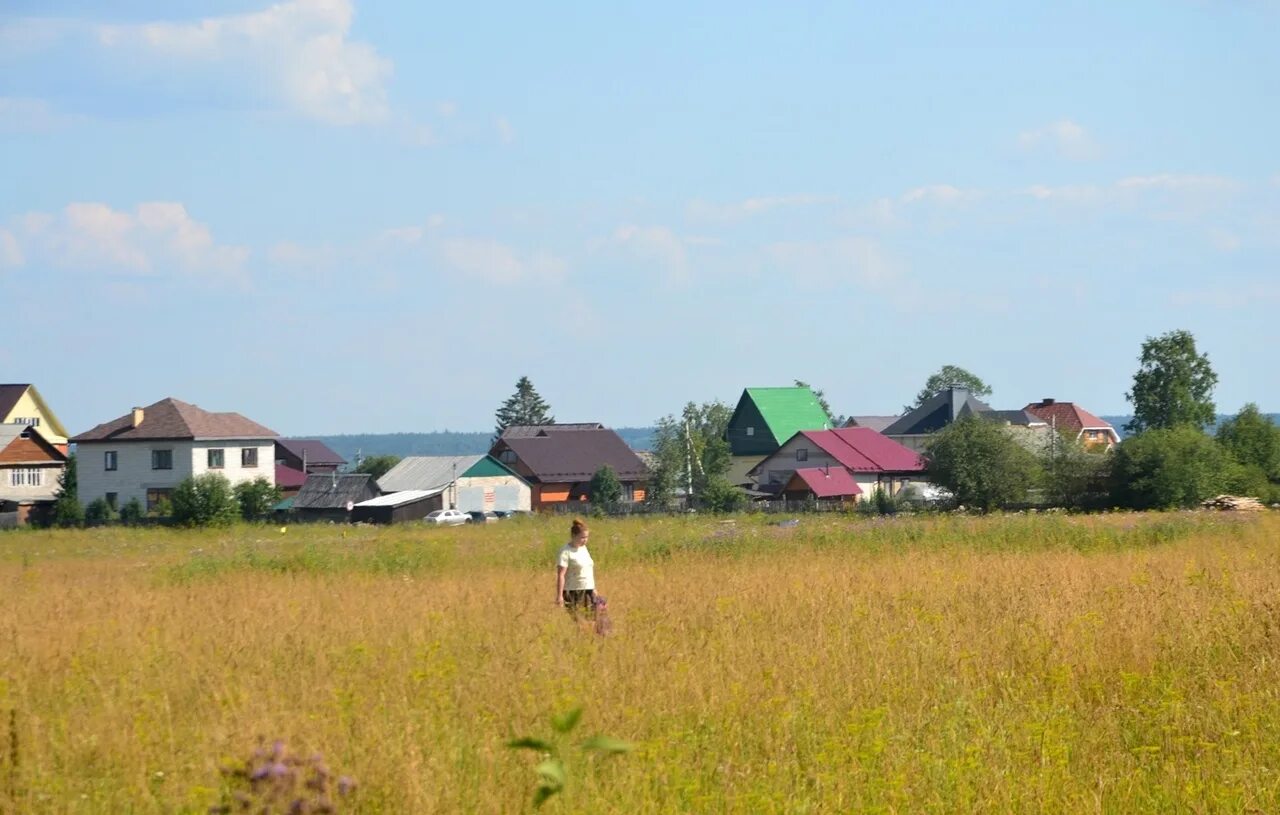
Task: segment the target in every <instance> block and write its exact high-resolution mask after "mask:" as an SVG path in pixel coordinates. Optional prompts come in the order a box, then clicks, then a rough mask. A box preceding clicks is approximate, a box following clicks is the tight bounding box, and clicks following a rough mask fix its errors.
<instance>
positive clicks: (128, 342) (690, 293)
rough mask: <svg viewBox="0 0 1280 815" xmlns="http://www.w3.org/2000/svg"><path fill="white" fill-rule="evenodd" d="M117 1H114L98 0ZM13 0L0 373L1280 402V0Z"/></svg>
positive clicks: (192, 396)
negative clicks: (952, 386) (806, 385)
mask: <svg viewBox="0 0 1280 815" xmlns="http://www.w3.org/2000/svg"><path fill="white" fill-rule="evenodd" d="M106 5H110V9H109V10H104V9H103V6H106ZM579 5H582V4H556V3H551V4H527V3H521V4H498V3H495V4H461V3H455V4H421V3H408V2H406V3H399V2H392V1H391V0H381V2H378V3H371V2H358V1H357V0H290V1H289V2H283V3H278V4H274V5H270V4H268V3H266V2H261V0H260V1H259V2H248V1H247V0H235V1H234V2H232V1H231V0H227V1H226V2H216V1H213V0H210V1H208V2H197V0H167V2H163V3H160V2H134V1H132V0H117V2H113V3H111V4H102V3H98V2H87V0H85V1H84V2H62V3H57V2H48V0H40V1H39V2H36V0H17V2H13V1H12V0H11V2H9V3H7V4H6V6H5V9H4V10H3V11H0V154H2V155H3V158H2V159H0V189H2V190H4V191H5V192H4V194H3V195H0V295H3V298H4V301H5V303H6V304H7V305H8V308H6V309H5V313H6V317H5V324H6V327H7V328H8V330H7V331H6V332H5V333H6V335H7V342H5V343H4V344H3V345H0V371H2V372H3V375H0V379H3V380H4V381H11V382H26V381H30V382H35V383H36V384H37V385H38V387H39V388H40V390H41V392H42V393H43V394H44V395H45V397H46V398H47V399H48V400H49V401H50V402H51V404H52V406H53V409H54V410H55V412H57V413H58V414H59V415H60V417H61V418H62V419H63V421H64V423H65V424H66V425H68V427H69V429H70V430H71V431H72V432H79V431H82V430H85V429H87V428H88V427H90V426H92V425H93V424H96V423H97V422H100V421H106V420H108V419H111V418H114V417H115V416H118V415H121V414H122V413H124V412H125V411H126V410H127V409H128V408H129V407H131V406H132V405H135V404H148V403H150V402H153V401H155V400H157V399H160V398H163V397H165V396H174V397H177V398H180V399H184V400H186V401H191V402H195V403H197V404H199V405H201V406H202V407H206V408H208V409H211V410H236V411H239V412H241V413H244V414H245V415H247V416H249V417H251V418H253V419H255V420H257V421H259V422H262V423H264V424H266V425H268V426H270V427H272V428H274V429H276V430H277V431H280V432H282V433H288V434H308V433H317V434H318V433H336V432H352V433H354V432H393V431H427V430H435V429H445V428H449V429H455V430H483V429H485V428H488V427H490V426H491V424H492V416H493V412H494V410H495V409H496V407H497V406H498V404H499V403H500V402H501V401H502V400H503V399H504V398H505V397H506V396H507V395H509V394H510V393H511V391H512V390H513V387H514V383H515V381H516V379H517V378H518V377H519V376H521V375H528V376H530V377H531V378H532V380H533V382H534V384H535V385H536V386H537V387H538V389H539V391H540V392H541V393H542V394H543V396H544V397H545V398H546V399H547V400H548V401H549V402H550V403H551V405H552V407H553V408H554V410H555V413H556V415H557V417H558V418H559V419H561V420H562V421H582V420H597V421H604V422H606V423H609V424H614V425H643V424H648V423H649V422H651V421H652V420H653V419H655V418H657V417H658V416H661V415H663V414H666V413H670V412H675V411H678V410H679V408H680V406H681V405H682V404H683V403H684V402H686V401H689V400H696V401H703V400H709V399H722V400H724V401H728V402H733V401H735V400H736V399H737V397H738V395H739V393H740V392H741V389H742V388H743V387H746V386H762V385H782V384H789V383H790V382H791V380H793V379H804V380H807V381H810V382H812V383H814V384H815V385H818V386H820V387H822V388H823V389H825V391H826V393H827V395H828V398H829V399H830V401H831V402H832V405H833V407H834V408H835V409H836V410H837V411H839V412H842V413H855V414H862V413H865V414H876V413H891V412H895V411H896V410H897V409H898V408H900V407H901V405H902V404H903V403H905V402H907V401H909V400H910V399H911V398H912V397H913V396H914V394H915V392H916V390H918V389H919V387H920V385H921V383H922V382H923V381H924V379H925V378H926V377H927V376H928V375H929V374H930V373H931V372H932V371H934V370H936V369H937V368H938V367H940V366H941V365H943V364H948V363H950V364H957V365H961V366H964V367H966V368H969V369H970V370H972V371H974V372H975V373H977V374H979V375H980V376H982V377H983V378H984V379H986V380H987V381H988V382H989V383H990V384H991V385H992V386H993V387H994V389H995V394H994V396H993V398H992V400H991V401H992V403H993V404H994V405H995V406H996V407H1006V408H1007V407H1020V406H1022V405H1024V404H1026V403H1027V402H1029V401H1033V400H1036V399H1039V398H1042V397H1048V396H1052V397H1055V398H1058V399H1064V400H1065V399H1070V400H1075V401H1077V402H1080V403H1081V404H1083V405H1084V406H1085V407H1086V408H1088V409H1090V410H1092V411H1094V412H1095V413H1124V412H1127V405H1126V403H1125V401H1124V392H1125V390H1126V389H1127V388H1128V386H1129V384H1130V381H1131V377H1132V375H1133V372H1134V370H1135V368H1136V365H1137V355H1138V352H1139V348H1140V345H1141V343H1142V341H1143V339H1144V338H1145V337H1147V336H1150V335H1155V334H1159V333H1163V332H1165V331H1168V330H1172V329H1177V328H1185V329H1189V330H1191V331H1192V332H1194V334H1195V336H1196V338H1197V341H1198V342H1199V344H1200V347H1201V349H1202V350H1204V351H1206V352H1208V354H1209V356H1210V359H1211V361H1212V363H1213V365H1214V368H1215V369H1216V370H1217V372H1218V374H1219V377H1220V384H1219V387H1218V391H1217V401H1218V404H1219V408H1220V409H1222V410H1224V411H1234V410H1235V409H1237V408H1238V407H1239V406H1240V405H1241V404H1242V403H1244V402H1246V401H1256V402H1258V403H1259V404H1260V405H1261V406H1262V408H1263V409H1264V410H1280V377H1277V375H1276V374H1277V371H1280V365H1278V364H1277V362H1276V351H1275V347H1276V337H1277V330H1276V327H1275V316H1276V315H1277V313H1278V312H1280V154H1278V153H1277V151H1276V147H1275V146H1276V144H1277V143H1280V104H1277V103H1276V100H1277V99H1280V49H1278V48H1276V38H1275V32H1276V31H1277V30H1280V29H1278V28H1277V26H1278V24H1280V4H1277V3H1274V2H1263V1H1261V0H1260V1H1258V2H1246V1H1245V0H1241V2H1208V0H1205V1H1204V2H1131V3H1123V4H1116V3H1064V4H1053V6H1052V7H1043V8H1042V7H1040V6H1042V5H1044V6H1048V5H1049V4H1018V3H1001V4H996V3H984V2H974V3H968V4H951V3H947V4H944V3H936V4H910V7H909V8H892V7H891V6H894V5H905V4H852V3H808V4H777V3H769V4H763V3H759V4H757V3H742V2H735V3H728V2H724V3H715V2H710V3H703V4H686V3H655V2H646V3H635V4H594V7H589V8H579V7H578V6H579Z"/></svg>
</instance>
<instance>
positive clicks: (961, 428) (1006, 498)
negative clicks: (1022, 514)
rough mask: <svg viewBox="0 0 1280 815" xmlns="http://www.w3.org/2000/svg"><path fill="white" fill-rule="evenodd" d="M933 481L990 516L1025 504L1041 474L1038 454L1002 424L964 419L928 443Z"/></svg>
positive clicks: (964, 504) (972, 417)
mask: <svg viewBox="0 0 1280 815" xmlns="http://www.w3.org/2000/svg"><path fill="white" fill-rule="evenodd" d="M927 458H928V461H929V463H928V473H929V480H930V481H931V482H932V483H934V484H936V485H937V486H939V487H942V488H943V489H945V490H947V491H949V492H950V493H951V494H952V495H954V496H955V500H956V502H957V503H959V504H961V505H963V506H967V507H971V508H975V509H980V510H982V511H983V512H988V511H990V510H992V509H998V508H1000V507H1003V506H1007V505H1008V504H1012V503H1015V502H1018V501H1023V500H1025V499H1026V497H1027V491H1028V490H1029V489H1030V488H1031V487H1032V486H1034V485H1035V483H1036V480H1037V479H1038V478H1039V475H1040V470H1039V467H1038V466H1037V464H1036V459H1035V456H1034V455H1033V454H1032V453H1031V452H1030V451H1028V450H1027V449H1026V448H1025V447H1023V446H1022V445H1020V444H1018V442H1017V441H1015V440H1014V439H1013V437H1011V436H1010V435H1009V433H1008V432H1006V431H1005V429H1004V428H1003V427H1001V426H999V425H997V424H994V423H992V422H989V421H986V420H985V419H979V418H977V417H975V416H972V415H970V416H964V417H962V418H960V419H957V420H956V421H954V422H952V423H951V424H950V425H948V426H947V427H946V428H945V429H944V430H942V431H941V432H939V433H938V434H937V435H936V436H934V437H933V440H932V441H930V442H929V447H928V451H927Z"/></svg>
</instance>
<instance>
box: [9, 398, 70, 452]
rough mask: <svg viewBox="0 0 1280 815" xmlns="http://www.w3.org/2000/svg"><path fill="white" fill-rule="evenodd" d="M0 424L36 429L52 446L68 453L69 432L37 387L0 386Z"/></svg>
mask: <svg viewBox="0 0 1280 815" xmlns="http://www.w3.org/2000/svg"><path fill="white" fill-rule="evenodd" d="M0 424H18V425H23V426H26V427H34V428H36V429H37V430H38V431H39V432H40V435H41V436H43V437H44V438H45V439H46V440H47V441H48V442H49V443H50V444H53V445H56V446H57V448H58V449H59V450H61V451H62V452H63V453H66V452H67V430H66V428H64V427H63V426H62V422H60V421H58V417H57V416H55V415H54V414H53V411H51V410H49V406H48V404H46V403H45V401H44V397H42V396H41V395H40V391H38V390H36V386H35V385H0Z"/></svg>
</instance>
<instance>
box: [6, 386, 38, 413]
mask: <svg viewBox="0 0 1280 815" xmlns="http://www.w3.org/2000/svg"><path fill="white" fill-rule="evenodd" d="M29 387H31V386H30V385H0V421H4V417H5V416H8V415H9V411H11V410H13V406H14V405H16V404H18V400H19V399H21V398H22V394H24V393H26V392H27V388H29Z"/></svg>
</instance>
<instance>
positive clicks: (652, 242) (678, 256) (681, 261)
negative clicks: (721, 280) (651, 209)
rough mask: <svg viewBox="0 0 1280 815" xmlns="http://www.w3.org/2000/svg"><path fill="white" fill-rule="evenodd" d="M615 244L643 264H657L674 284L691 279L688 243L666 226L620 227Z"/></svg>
mask: <svg viewBox="0 0 1280 815" xmlns="http://www.w3.org/2000/svg"><path fill="white" fill-rule="evenodd" d="M613 244H614V245H615V246H619V247H622V248H624V249H626V250H627V251H629V252H631V253H632V254H634V255H635V256H636V257H638V258H639V259H641V260H642V261H646V262H654V263H657V264H658V265H659V266H661V267H662V270H663V272H665V273H666V275H667V279H668V280H669V281H671V282H682V281H684V280H686V279H687V278H688V276H689V253H688V251H687V250H686V249H685V241H683V240H681V238H680V237H679V236H678V235H676V233H674V232H672V231H671V230H670V229H668V228H667V227H665V226H636V225H633V224H628V225H626V226H620V227H618V228H617V229H615V230H614V232H613Z"/></svg>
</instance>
